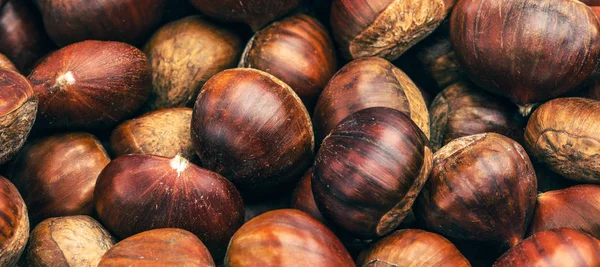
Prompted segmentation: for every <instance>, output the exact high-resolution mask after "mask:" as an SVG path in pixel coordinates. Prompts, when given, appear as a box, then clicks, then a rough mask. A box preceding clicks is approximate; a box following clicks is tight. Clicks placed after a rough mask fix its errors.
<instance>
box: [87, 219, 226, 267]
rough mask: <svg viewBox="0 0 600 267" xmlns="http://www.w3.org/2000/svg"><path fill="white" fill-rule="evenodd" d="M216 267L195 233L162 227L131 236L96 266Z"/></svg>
mask: <svg viewBox="0 0 600 267" xmlns="http://www.w3.org/2000/svg"><path fill="white" fill-rule="evenodd" d="M127 266H153V267H168V266H181V267H192V266H206V267H214V266H216V265H215V263H214V261H213V259H212V257H211V255H210V253H209V252H208V249H207V248H206V247H205V246H204V244H203V243H202V241H200V239H198V237H196V236H195V235H194V234H192V233H191V232H188V231H186V230H182V229H176V228H162V229H154V230H150V231H146V232H142V233H139V234H136V235H133V236H130V237H128V238H126V239H124V240H122V241H121V242H119V243H117V244H116V245H115V246H113V247H112V248H111V249H110V250H108V251H107V252H106V254H104V256H102V259H101V260H100V263H99V264H98V267H127Z"/></svg>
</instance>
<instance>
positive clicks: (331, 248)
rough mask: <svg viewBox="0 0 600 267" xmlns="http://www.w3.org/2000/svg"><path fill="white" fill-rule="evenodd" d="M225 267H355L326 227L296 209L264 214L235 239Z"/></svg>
mask: <svg viewBox="0 0 600 267" xmlns="http://www.w3.org/2000/svg"><path fill="white" fill-rule="evenodd" d="M225 266H227V267H237V266H263V267H271V266H273V267H275V266H323V267H326V266H335V267H344V266H354V262H353V261H352V258H351V257H350V255H349V254H348V251H346V249H345V248H344V246H343V245H342V243H341V242H340V241H339V240H338V239H337V237H335V235H334V234H333V233H332V232H331V231H330V230H329V229H327V227H325V226H324V225H323V224H321V223H320V222H318V221H317V220H315V219H313V218H312V217H310V216H308V215H307V214H306V213H304V212H301V211H299V210H294V209H282V210H275V211H270V212H267V213H265V214H262V215H260V216H258V217H256V218H254V219H252V220H250V221H249V222H247V223H246V224H244V225H243V226H242V227H241V228H240V229H239V230H238V231H237V232H236V233H235V235H234V236H233V238H232V239H231V242H230V243H229V247H228V248H227V255H226V257H225Z"/></svg>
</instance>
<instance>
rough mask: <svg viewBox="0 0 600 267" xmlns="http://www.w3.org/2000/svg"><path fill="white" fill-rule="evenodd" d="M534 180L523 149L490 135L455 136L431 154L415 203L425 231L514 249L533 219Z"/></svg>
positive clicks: (507, 140)
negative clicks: (428, 230)
mask: <svg viewBox="0 0 600 267" xmlns="http://www.w3.org/2000/svg"><path fill="white" fill-rule="evenodd" d="M536 191H537V180H536V177H535V172H534V170H533V166H532V165H531V161H530V160H529V157H528V156H527V154H526V153H525V150H524V149H523V147H521V145H519V144H518V143H517V142H515V141H514V140H512V139H510V138H507V137H505V136H502V135H500V134H496V133H483V134H477V135H470V136H466V137H461V138H458V139H456V140H454V141H452V142H450V143H448V144H447V145H446V146H444V147H442V149H440V150H438V151H437V152H436V153H435V154H434V155H433V170H432V171H431V175H430V176H429V180H428V181H427V184H426V185H425V187H424V188H423V191H421V194H420V195H419V199H418V200H417V203H416V205H415V214H417V216H419V217H420V218H421V220H422V221H423V222H424V223H425V225H426V226H427V228H428V229H430V230H432V231H435V232H438V233H441V234H443V235H446V236H448V237H452V238H456V239H461V240H477V241H494V242H496V243H497V244H501V245H508V246H510V247H514V246H515V245H516V244H517V243H519V242H520V241H521V240H522V238H523V235H524V234H525V231H526V230H527V225H528V224H529V221H530V220H531V216H532V215H533V210H534V208H535V198H536V193H537V192H536Z"/></svg>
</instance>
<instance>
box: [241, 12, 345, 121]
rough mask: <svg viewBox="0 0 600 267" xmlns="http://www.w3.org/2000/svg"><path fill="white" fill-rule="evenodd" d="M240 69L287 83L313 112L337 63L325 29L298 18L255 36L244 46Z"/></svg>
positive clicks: (289, 19) (291, 18)
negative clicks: (253, 69) (260, 73)
mask: <svg viewBox="0 0 600 267" xmlns="http://www.w3.org/2000/svg"><path fill="white" fill-rule="evenodd" d="M240 67H245V68H255V69H259V70H262V71H266V72H268V73H270V74H273V75H274V76H275V77H277V78H279V79H281V80H282V81H283V82H285V83H287V84H288V85H289V86H290V87H291V88H292V89H293V90H294V91H295V92H296V94H298V96H299V97H300V98H301V99H302V101H303V102H304V104H305V105H306V107H307V109H308V110H309V112H312V111H313V109H314V106H315V102H316V101H317V98H318V97H319V95H320V94H321V91H323V88H325V86H326V85H327V82H328V81H329V79H330V78H331V77H332V76H333V74H334V73H335V72H336V70H337V63H336V55H335V52H334V47H333V42H332V41H331V38H330V37H329V34H328V33H327V30H326V29H325V27H323V25H321V23H319V21H317V20H316V19H314V18H312V17H310V16H307V15H304V14H298V15H294V16H290V17H287V18H286V19H284V20H281V21H277V22H274V23H273V24H271V25H269V26H268V27H266V28H264V29H263V30H261V31H259V32H257V33H256V34H255V35H254V37H252V39H251V40H250V42H248V45H246V50H245V51H244V55H243V56H242V60H241V61H240Z"/></svg>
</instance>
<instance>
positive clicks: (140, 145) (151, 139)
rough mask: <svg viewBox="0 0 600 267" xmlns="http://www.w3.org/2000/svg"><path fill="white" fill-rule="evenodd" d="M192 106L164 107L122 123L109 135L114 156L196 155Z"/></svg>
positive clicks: (192, 156) (185, 156)
mask: <svg viewBox="0 0 600 267" xmlns="http://www.w3.org/2000/svg"><path fill="white" fill-rule="evenodd" d="M191 122H192V109H191V108H169V109H161V110H157V111H154V112H150V113H147V114H144V115H143V116H141V117H139V118H136V119H132V120H128V121H125V122H123V123H121V124H120V125H119V126H118V127H117V128H116V129H115V130H114V131H113V132H112V135H111V136H110V147H111V150H112V152H113V153H114V155H115V156H117V157H118V156H122V155H125V154H149V155H156V156H162V157H171V158H172V157H175V156H176V155H181V156H182V157H184V158H186V159H188V160H191V159H193V158H194V157H195V152H194V147H193V146H192V138H191V137H190V123H191Z"/></svg>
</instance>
